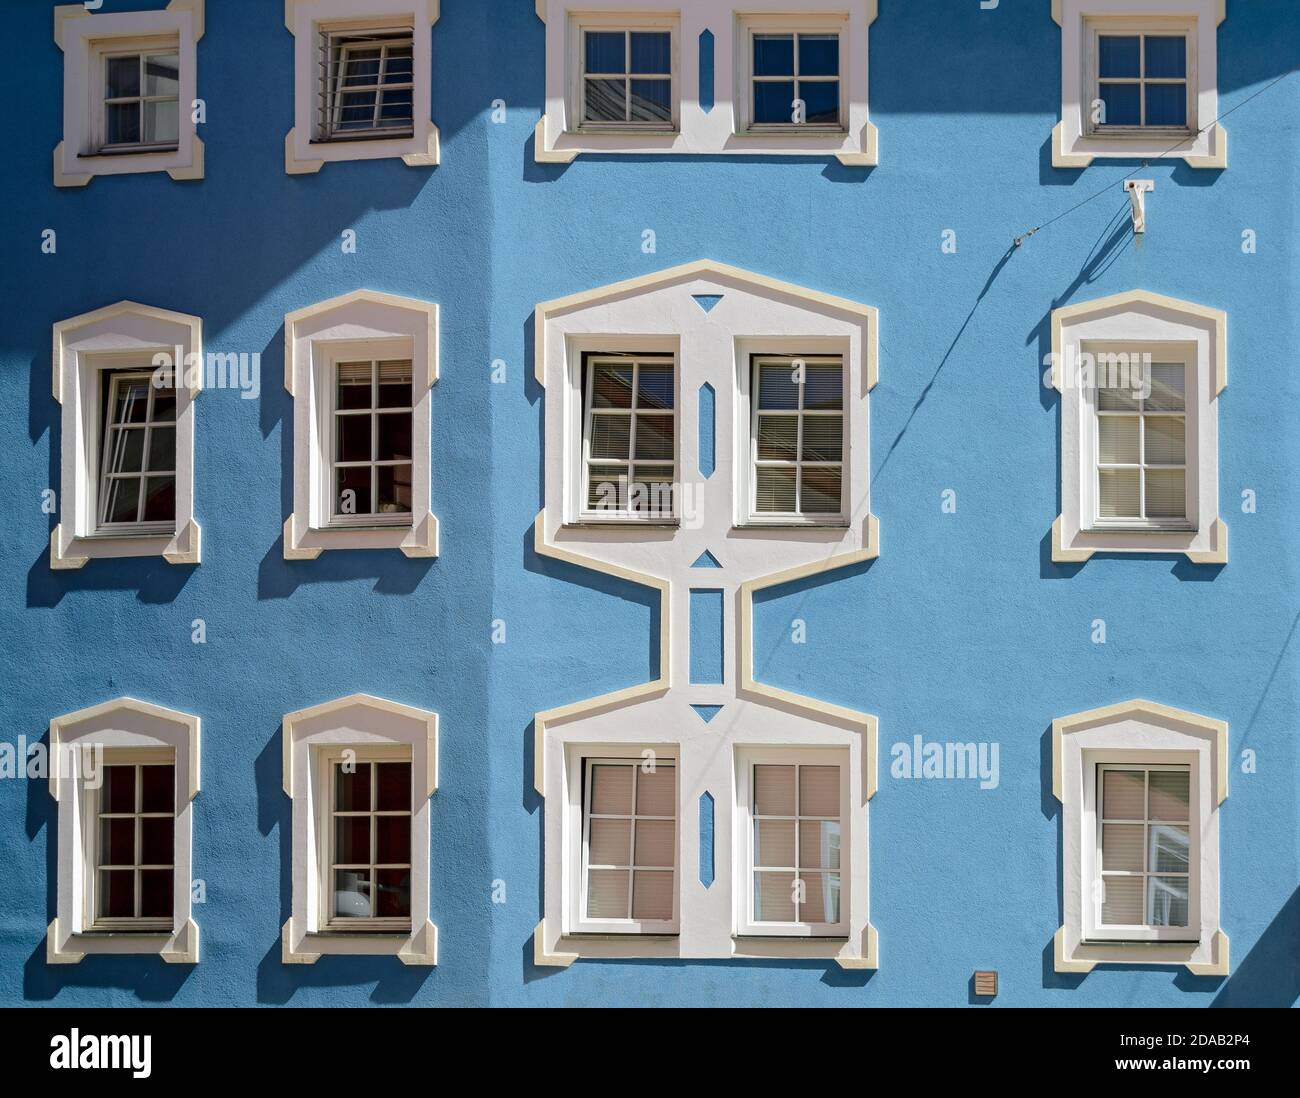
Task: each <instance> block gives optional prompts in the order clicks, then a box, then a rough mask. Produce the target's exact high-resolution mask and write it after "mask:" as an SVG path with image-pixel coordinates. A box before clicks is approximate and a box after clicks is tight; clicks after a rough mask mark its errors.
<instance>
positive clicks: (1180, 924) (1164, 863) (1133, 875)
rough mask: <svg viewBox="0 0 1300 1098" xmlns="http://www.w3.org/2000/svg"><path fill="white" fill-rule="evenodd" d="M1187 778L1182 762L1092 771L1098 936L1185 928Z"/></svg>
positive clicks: (1189, 841) (1189, 837) (1191, 842)
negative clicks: (1095, 807)
mask: <svg viewBox="0 0 1300 1098" xmlns="http://www.w3.org/2000/svg"><path fill="white" fill-rule="evenodd" d="M1190 780H1191V771H1190V768H1189V767H1186V766H1161V767H1157V766H1145V767H1133V766H1101V767H1099V768H1098V774H1097V790H1098V796H1097V799H1098V810H1097V869H1098V877H1099V882H1100V885H1101V887H1100V888H1099V889H1098V891H1097V895H1098V901H1097V902H1098V908H1099V910H1098V912H1097V916H1096V917H1097V930H1098V936H1099V937H1100V936H1105V937H1128V938H1132V937H1135V936H1141V937H1163V936H1171V935H1181V936H1183V937H1187V935H1188V934H1189V933H1190V930H1189V926H1190V919H1189V915H1188V897H1189V891H1190V887H1189V886H1190V885H1191V867H1192V866H1193V865H1194V864H1195V862H1194V855H1193V849H1194V846H1195V836H1194V835H1193V834H1192V832H1191V829H1190V827H1189V816H1188V809H1189V805H1190V801H1191V787H1190Z"/></svg>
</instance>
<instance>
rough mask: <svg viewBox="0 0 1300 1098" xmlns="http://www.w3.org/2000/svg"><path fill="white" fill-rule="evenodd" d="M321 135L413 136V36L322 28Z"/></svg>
mask: <svg viewBox="0 0 1300 1098" xmlns="http://www.w3.org/2000/svg"><path fill="white" fill-rule="evenodd" d="M320 50H321V60H320V66H321V73H320V78H319V82H318V86H319V96H320V104H319V120H320V121H319V126H318V131H317V138H318V140H321V141H338V140H359V139H363V138H376V137H379V138H383V137H390V138H391V137H409V136H411V134H412V133H413V132H414V125H415V122H414V117H415V116H414V95H415V73H414V36H413V32H412V31H411V29H410V28H409V27H407V28H401V29H395V30H387V31H374V32H364V31H355V30H350V31H329V30H326V31H322V32H321V46H320Z"/></svg>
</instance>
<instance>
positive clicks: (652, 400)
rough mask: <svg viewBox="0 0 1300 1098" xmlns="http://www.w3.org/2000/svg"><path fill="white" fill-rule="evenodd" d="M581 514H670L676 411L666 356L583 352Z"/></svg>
mask: <svg viewBox="0 0 1300 1098" xmlns="http://www.w3.org/2000/svg"><path fill="white" fill-rule="evenodd" d="M583 367H584V373H585V378H584V401H583V403H584V415H583V433H582V450H583V460H582V467H583V473H584V478H583V484H582V491H583V507H582V510H583V515H584V517H588V518H596V519H609V518H617V519H649V520H655V519H658V520H663V519H668V518H671V517H672V516H673V515H674V514H675V504H674V500H675V496H676V492H675V489H674V484H675V481H676V469H677V465H676V455H677V417H676V411H675V405H676V398H675V376H674V373H675V371H674V358H673V356H672V355H622V354H611V355H589V356H587V357H586V359H585V361H584V363H583Z"/></svg>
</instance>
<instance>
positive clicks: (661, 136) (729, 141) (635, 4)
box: [534, 0, 878, 167]
mask: <svg viewBox="0 0 1300 1098" xmlns="http://www.w3.org/2000/svg"><path fill="white" fill-rule="evenodd" d="M876 7H877V5H876V0H847V2H842V3H839V4H827V5H826V6H825V7H815V8H813V9H811V10H808V11H804V10H802V9H801V10H799V12H798V13H797V14H792V13H791V8H792V5H791V4H790V2H789V0H751V2H750V3H746V4H735V3H733V2H731V0H698V2H696V3H692V4H682V5H673V6H671V7H665V6H663V5H660V4H656V3H654V2H651V0H598V2H596V3H593V4H591V5H589V6H587V7H585V8H583V9H582V11H581V13H573V12H571V11H570V5H569V2H568V0H536V10H537V15H538V18H539V19H541V20H542V21H543V22H544V23H545V24H546V108H545V111H544V113H543V115H542V117H541V119H540V120H539V121H538V123H537V129H536V133H535V135H534V156H535V158H536V160H537V161H538V163H551V164H567V163H570V162H571V161H573V160H574V159H576V158H577V157H578V156H580V155H582V154H592V155H647V154H649V155H684V156H704V155H723V156H735V155H759V156H826V157H834V158H835V159H837V160H838V161H840V163H842V164H846V165H851V166H854V167H869V166H871V165H874V164H876V163H877V160H878V154H877V143H878V141H877V133H876V127H875V126H874V125H873V124H872V123H871V121H870V118H869V113H868V105H867V89H868V80H867V55H868V46H867V37H868V27H869V26H870V25H871V23H872V22H873V21H874V20H875V18H876ZM593 21H596V22H607V23H608V24H610V25H613V26H617V25H626V26H633V25H636V26H642V25H647V26H658V25H670V26H672V27H673V28H674V43H673V54H674V80H673V101H674V105H675V109H674V123H675V124H674V126H673V128H672V129H671V130H667V131H665V130H663V129H658V130H655V129H648V128H636V129H632V128H619V129H617V130H609V131H604V132H602V131H599V130H593V129H592V128H590V127H586V126H583V125H581V124H580V123H579V122H578V121H577V118H576V115H575V108H576V106H577V103H578V100H577V98H576V97H575V95H574V91H575V87H576V84H577V82H578V80H579V79H580V77H579V76H578V74H577V65H578V61H579V53H578V45H579V44H578V32H579V30H580V29H581V27H582V26H583V25H588V24H591V23H593ZM760 23H765V24H770V25H775V23H780V24H781V25H782V26H787V25H789V26H804V25H806V26H807V27H810V28H812V29H824V28H825V27H826V26H828V25H831V24H833V25H834V26H836V27H837V28H839V29H840V33H841V58H842V63H841V72H840V81H841V89H840V90H841V102H842V109H843V113H844V124H843V125H842V126H841V127H837V128H835V129H834V130H827V129H819V128H816V127H813V128H809V129H796V128H794V127H792V128H791V130H790V132H776V131H772V130H751V129H750V128H749V127H748V125H747V123H746V122H745V117H746V114H747V112H745V111H742V109H741V99H740V98H739V95H740V91H741V88H742V82H741V78H740V74H741V73H742V72H745V71H747V70H748V61H747V59H746V55H745V51H746V50H747V49H748V48H749V35H750V33H751V30H752V28H753V26H755V25H758V24H760ZM706 30H707V31H709V32H710V33H711V34H712V35H713V59H714V73H713V82H714V83H713V99H714V102H713V106H712V108H711V109H710V110H708V111H705V110H704V109H703V108H702V107H701V105H700V99H701V88H700V36H701V34H702V33H703V32H704V31H706Z"/></svg>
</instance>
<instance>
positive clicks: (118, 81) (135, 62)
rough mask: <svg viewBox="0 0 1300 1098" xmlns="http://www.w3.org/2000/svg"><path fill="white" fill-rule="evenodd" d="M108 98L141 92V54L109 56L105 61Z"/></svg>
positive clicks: (119, 97)
mask: <svg viewBox="0 0 1300 1098" xmlns="http://www.w3.org/2000/svg"><path fill="white" fill-rule="evenodd" d="M104 75H105V93H104V97H105V98H106V99H122V98H125V97H127V96H133V95H139V94H140V56H139V55H138V54H130V55H129V56H126V57H109V58H106V59H105V62H104Z"/></svg>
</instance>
